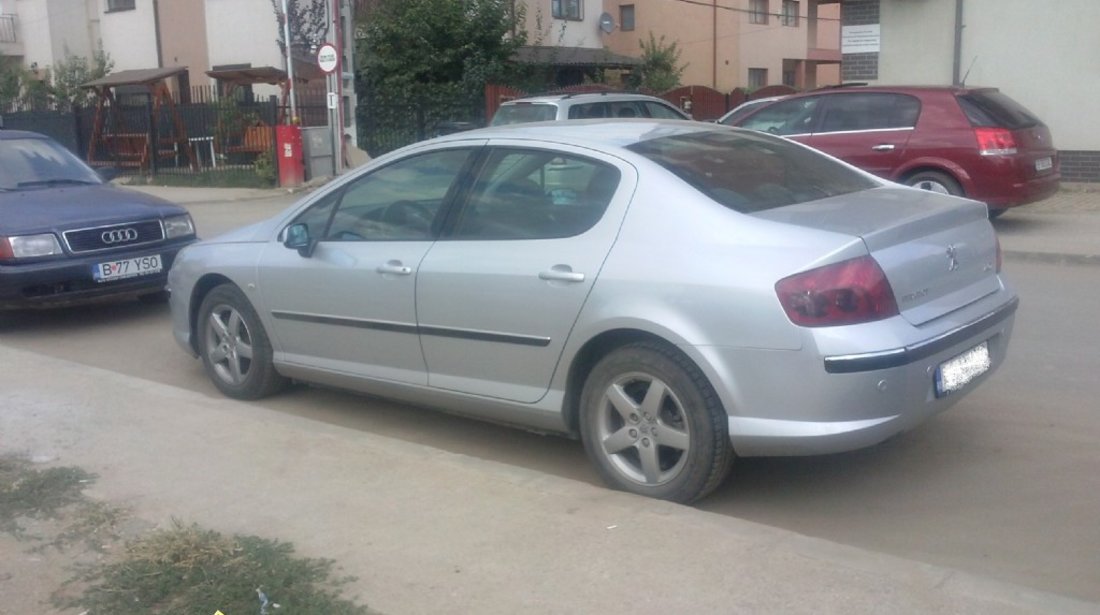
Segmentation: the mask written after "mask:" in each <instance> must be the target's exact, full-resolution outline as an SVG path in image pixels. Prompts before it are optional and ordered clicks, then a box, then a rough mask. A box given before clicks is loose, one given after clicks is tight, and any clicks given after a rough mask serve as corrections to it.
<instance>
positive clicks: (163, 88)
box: [80, 66, 198, 170]
mask: <svg viewBox="0 0 1100 615" xmlns="http://www.w3.org/2000/svg"><path fill="white" fill-rule="evenodd" d="M186 72H187V68H186V67H178V66H177V67H171V68H148V69H137V70H124V71H119V72H117V73H111V74H110V75H107V76H106V77H103V78H101V79H96V80H95V81H89V82H88V83H85V84H82V85H81V86H80V87H82V88H86V89H90V90H94V91H95V93H96V99H97V100H96V110H95V121H94V124H93V126H92V138H91V140H90V141H89V143H88V163H89V164H91V165H93V166H107V165H111V166H120V167H136V168H140V169H142V170H146V169H148V168H149V167H150V165H151V164H152V163H153V160H154V156H155V157H157V160H160V159H164V158H177V157H179V156H184V157H185V158H186V160H187V162H188V163H189V164H190V166H191V168H192V169H197V168H198V161H197V160H196V158H195V152H194V151H193V150H192V148H191V142H190V141H189V140H188V138H187V128H186V127H185V126H184V123H183V119H182V118H181V117H180V114H179V110H178V109H177V108H176V103H175V101H174V100H173V99H172V90H171V89H170V88H169V87H168V82H169V80H170V79H177V80H178V79H179V76H180V75H181V74H185V73H186ZM126 86H136V87H141V88H145V89H146V90H147V92H148V94H149V97H150V99H151V102H152V117H150V118H148V121H149V126H148V128H141V127H134V126H128V125H127V124H126V121H125V119H124V118H123V114H122V112H121V107H120V106H119V103H118V98H117V96H116V90H117V88H120V87H126ZM162 110H167V112H168V117H169V120H170V121H169V128H168V130H167V131H165V132H161V131H159V130H157V128H158V127H159V126H158V124H159V120H160V117H161V111H162ZM101 153H103V154H106V156H107V157H106V158H102V157H100V155H99V154H101Z"/></svg>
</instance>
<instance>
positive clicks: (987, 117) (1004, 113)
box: [958, 91, 1041, 130]
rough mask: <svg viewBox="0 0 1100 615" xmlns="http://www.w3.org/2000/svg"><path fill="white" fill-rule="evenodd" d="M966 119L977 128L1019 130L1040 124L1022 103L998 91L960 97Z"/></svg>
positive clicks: (973, 93)
mask: <svg viewBox="0 0 1100 615" xmlns="http://www.w3.org/2000/svg"><path fill="white" fill-rule="evenodd" d="M958 100H959V104H960V105H961V106H962V109H963V112H964V113H966V118H967V119H968V120H970V124H971V125H972V126H974V127H976V128H1008V129H1010V130H1018V129H1020V128H1031V127H1032V126H1036V125H1038V124H1040V123H1041V122H1039V118H1037V117H1035V115H1034V114H1033V113H1031V112H1030V111H1028V110H1027V109H1025V108H1024V107H1023V105H1021V104H1020V103H1018V102H1016V101H1014V100H1012V99H1011V98H1009V97H1008V96H1005V95H1004V94H1001V93H1000V92H996V91H986V92H971V93H969V94H963V95H960V96H959V97H958Z"/></svg>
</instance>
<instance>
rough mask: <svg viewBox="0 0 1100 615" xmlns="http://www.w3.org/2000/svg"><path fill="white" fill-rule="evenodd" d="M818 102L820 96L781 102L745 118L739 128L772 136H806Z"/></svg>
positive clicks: (810, 128)
mask: <svg viewBox="0 0 1100 615" xmlns="http://www.w3.org/2000/svg"><path fill="white" fill-rule="evenodd" d="M820 102H821V97H820V96H813V97H807V98H795V99H791V100H781V101H779V102H777V103H775V104H774V105H768V106H767V107H764V108H763V109H761V110H760V111H758V112H756V113H754V114H752V115H751V116H749V117H747V118H745V120H744V121H743V122H741V123H740V124H739V126H741V127H742V128H748V129H750V130H759V131H760V132H769V133H771V134H773V135H797V134H806V133H809V132H811V131H812V130H813V122H814V110H815V109H816V108H817V107H818V103H820Z"/></svg>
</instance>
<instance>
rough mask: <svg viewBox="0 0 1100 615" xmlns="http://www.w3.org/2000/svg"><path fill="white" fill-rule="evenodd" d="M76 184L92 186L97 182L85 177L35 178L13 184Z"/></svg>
mask: <svg viewBox="0 0 1100 615" xmlns="http://www.w3.org/2000/svg"><path fill="white" fill-rule="evenodd" d="M66 184H69V185H77V186H94V185H96V184H97V182H93V181H88V180H86V179H67V178H57V179H36V180H33V181H28V182H19V183H18V184H16V185H15V187H16V188H31V187H34V186H59V185H66Z"/></svg>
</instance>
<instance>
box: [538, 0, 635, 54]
mask: <svg viewBox="0 0 1100 615" xmlns="http://www.w3.org/2000/svg"><path fill="white" fill-rule="evenodd" d="M550 1H551V0H524V2H525V4H526V6H527V32H528V36H527V42H528V44H529V45H541V46H544V47H591V48H594V49H602V48H603V46H604V44H603V41H602V40H601V39H600V27H599V24H600V15H601V14H603V10H604V9H603V0H584V11H583V17H584V19H583V20H581V21H570V20H566V19H554V18H553V17H552V15H553V12H552V10H551V5H550ZM616 19H618V17H617V16H616Z"/></svg>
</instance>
